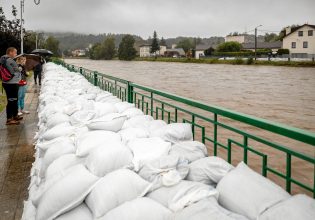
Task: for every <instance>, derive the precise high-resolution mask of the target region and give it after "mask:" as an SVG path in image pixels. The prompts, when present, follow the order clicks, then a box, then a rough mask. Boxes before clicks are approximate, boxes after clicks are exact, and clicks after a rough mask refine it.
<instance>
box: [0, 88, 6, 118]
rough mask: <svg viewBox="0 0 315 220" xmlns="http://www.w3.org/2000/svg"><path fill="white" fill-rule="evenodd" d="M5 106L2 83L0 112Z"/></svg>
mask: <svg viewBox="0 0 315 220" xmlns="http://www.w3.org/2000/svg"><path fill="white" fill-rule="evenodd" d="M5 105H6V98H5V92H4V90H3V88H2V83H0V112H2V111H3V109H4V108H5Z"/></svg>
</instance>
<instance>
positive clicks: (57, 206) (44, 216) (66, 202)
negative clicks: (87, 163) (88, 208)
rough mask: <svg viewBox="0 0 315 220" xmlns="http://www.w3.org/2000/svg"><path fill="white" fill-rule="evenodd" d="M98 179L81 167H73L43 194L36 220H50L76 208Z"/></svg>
mask: <svg viewBox="0 0 315 220" xmlns="http://www.w3.org/2000/svg"><path fill="white" fill-rule="evenodd" d="M98 179H99V178H98V177H96V176H94V175H93V174H91V173H90V172H89V171H88V170H87V169H86V168H85V167H84V166H83V165H77V166H75V169H73V171H72V172H71V173H69V175H67V176H65V177H63V178H62V179H61V180H59V181H58V182H57V183H56V184H55V185H53V186H52V187H51V188H50V189H49V190H48V191H46V192H45V193H44V194H43V196H42V198H41V201H40V203H39V205H38V207H37V213H36V220H52V219H55V218H56V217H57V216H59V215H61V214H63V213H65V212H67V211H70V210H71V209H73V208H74V207H76V206H78V205H79V204H81V203H82V202H83V200H84V198H85V197H86V195H87V194H88V193H89V192H90V191H91V189H92V188H93V187H94V185H95V183H96V182H97V180H98ZM78 183H79V184H78Z"/></svg>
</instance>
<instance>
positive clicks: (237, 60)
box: [232, 58, 244, 65]
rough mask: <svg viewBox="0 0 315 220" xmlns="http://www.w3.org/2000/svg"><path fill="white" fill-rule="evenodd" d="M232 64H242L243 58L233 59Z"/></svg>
mask: <svg viewBox="0 0 315 220" xmlns="http://www.w3.org/2000/svg"><path fill="white" fill-rule="evenodd" d="M232 64H234V65H241V64H244V60H243V59H241V58H236V59H235V60H233V62H232Z"/></svg>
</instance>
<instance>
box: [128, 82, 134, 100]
mask: <svg viewBox="0 0 315 220" xmlns="http://www.w3.org/2000/svg"><path fill="white" fill-rule="evenodd" d="M127 86H128V102H129V103H133V86H132V85H131V82H129V81H128V82H127Z"/></svg>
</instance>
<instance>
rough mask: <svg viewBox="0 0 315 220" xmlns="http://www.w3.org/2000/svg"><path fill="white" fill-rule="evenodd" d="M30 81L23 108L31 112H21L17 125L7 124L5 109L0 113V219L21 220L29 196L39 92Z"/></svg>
mask: <svg viewBox="0 0 315 220" xmlns="http://www.w3.org/2000/svg"><path fill="white" fill-rule="evenodd" d="M29 81H30V84H29V88H28V91H27V93H26V98H25V104H26V107H25V108H26V109H27V110H29V111H30V112H31V113H30V114H29V115H23V117H24V119H23V121H21V124H20V125H17V126H16V125H11V126H8V127H7V126H6V125H5V122H6V113H5V110H4V111H3V112H1V113H0V220H20V219H21V217H22V212H23V201H24V200H25V199H27V198H28V194H27V192H28V190H27V188H28V186H29V182H30V178H29V174H30V169H31V167H32V163H33V161H34V157H33V155H34V152H35V151H34V146H33V137H34V135H35V132H36V130H37V112H36V109H37V105H38V93H39V88H38V86H37V87H36V86H35V85H34V84H33V82H32V80H29Z"/></svg>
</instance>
